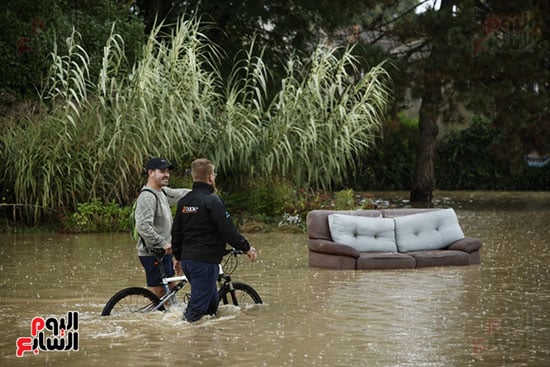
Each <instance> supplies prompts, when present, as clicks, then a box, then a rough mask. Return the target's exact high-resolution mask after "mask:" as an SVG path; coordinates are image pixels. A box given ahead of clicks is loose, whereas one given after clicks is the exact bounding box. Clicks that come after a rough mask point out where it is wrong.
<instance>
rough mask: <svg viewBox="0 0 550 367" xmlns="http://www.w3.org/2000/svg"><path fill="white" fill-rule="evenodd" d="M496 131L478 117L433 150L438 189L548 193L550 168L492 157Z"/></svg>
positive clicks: (497, 134) (497, 136)
mask: <svg viewBox="0 0 550 367" xmlns="http://www.w3.org/2000/svg"><path fill="white" fill-rule="evenodd" d="M499 138H500V134H499V131H498V130H496V129H495V128H493V127H492V125H491V124H490V123H489V122H487V121H485V120H484V119H482V118H480V117H475V118H474V119H473V120H472V124H471V125H470V127H468V128H467V129H465V130H462V131H460V132H457V133H454V134H451V135H449V136H448V137H447V138H446V139H445V140H443V141H441V142H440V143H439V144H438V146H437V148H436V158H435V163H434V170H435V176H436V177H435V179H436V187H437V188H438V189H439V190H507V191H509V190H548V189H550V187H549V182H550V166H546V167H543V168H532V167H528V166H527V164H525V165H524V166H522V167H520V169H519V170H518V172H517V173H512V172H511V170H510V164H509V163H508V162H505V161H501V160H498V159H496V158H495V155H494V154H493V153H494V152H493V146H494V143H495V142H497V141H498V140H499Z"/></svg>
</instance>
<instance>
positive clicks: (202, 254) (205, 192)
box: [172, 182, 250, 264]
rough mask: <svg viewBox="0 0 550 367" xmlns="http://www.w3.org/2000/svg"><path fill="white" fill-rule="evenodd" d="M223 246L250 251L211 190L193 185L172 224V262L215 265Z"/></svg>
mask: <svg viewBox="0 0 550 367" xmlns="http://www.w3.org/2000/svg"><path fill="white" fill-rule="evenodd" d="M226 243H229V244H230V245H231V246H233V247H235V248H236V249H238V250H242V251H248V250H250V244H249V243H248V241H247V240H246V239H245V238H244V237H243V236H242V235H241V234H240V233H239V231H237V228H236V227H235V225H234V224H233V221H232V220H231V217H230V215H229V213H228V212H227V210H226V209H225V205H224V203H223V201H222V200H221V199H220V197H219V196H218V195H216V194H214V189H213V187H212V186H210V185H208V184H207V183H203V182H194V183H193V190H192V191H191V192H190V193H188V194H187V195H185V196H184V197H183V198H181V199H180V201H179V202H178V209H177V211H176V217H175V218H174V224H173V225H172V253H173V254H174V256H175V258H176V260H185V259H187V260H195V261H202V262H207V263H215V264H219V263H220V262H221V260H222V258H223V255H224V251H225V244H226Z"/></svg>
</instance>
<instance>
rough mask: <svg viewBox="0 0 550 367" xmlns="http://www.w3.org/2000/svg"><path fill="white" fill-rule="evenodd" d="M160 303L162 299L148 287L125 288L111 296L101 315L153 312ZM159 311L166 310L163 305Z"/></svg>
mask: <svg viewBox="0 0 550 367" xmlns="http://www.w3.org/2000/svg"><path fill="white" fill-rule="evenodd" d="M159 303H160V299H159V298H158V297H157V296H156V295H155V294H154V293H153V292H151V291H150V290H148V289H145V288H139V287H131V288H125V289H122V290H120V291H118V292H117V293H116V294H115V295H114V296H112V297H111V299H110V300H109V301H108V302H107V304H106V305H105V307H104V308H103V312H101V316H109V315H122V314H128V313H142V312H151V311H153V310H154V309H155V307H156V306H157V305H158V304H159ZM159 311H164V306H161V307H160V308H159Z"/></svg>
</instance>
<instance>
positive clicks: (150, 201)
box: [134, 158, 191, 297]
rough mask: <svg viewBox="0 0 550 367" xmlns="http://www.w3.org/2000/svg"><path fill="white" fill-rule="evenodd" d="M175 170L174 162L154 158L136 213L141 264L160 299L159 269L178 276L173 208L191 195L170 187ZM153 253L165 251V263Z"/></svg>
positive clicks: (147, 165) (148, 170)
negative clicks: (175, 268) (174, 248)
mask: <svg viewBox="0 0 550 367" xmlns="http://www.w3.org/2000/svg"><path fill="white" fill-rule="evenodd" d="M172 168H173V166H172V165H171V164H170V162H168V161H167V160H166V159H163V158H153V159H151V160H150V161H149V162H147V164H146V166H145V170H146V172H147V184H146V185H145V186H143V187H142V189H141V192H140V194H139V196H138V198H137V201H136V209H135V213H134V216H135V221H136V230H137V232H138V234H139V239H138V242H137V245H136V248H137V252H138V256H139V260H140V262H141V264H142V265H143V268H144V269H145V276H146V279H147V286H148V287H149V289H150V290H151V291H152V292H153V293H154V294H156V295H157V296H158V297H161V296H162V295H163V294H164V288H163V286H162V279H161V275H160V270H159V266H164V269H165V271H166V275H167V276H173V275H174V266H173V263H172V244H171V241H172V235H171V229H172V212H171V210H170V206H171V205H176V204H177V202H178V200H179V199H181V198H182V197H183V196H185V195H186V194H187V193H188V192H190V191H191V190H190V189H171V188H169V187H168V180H169V178H170V172H169V170H170V169H172ZM153 249H163V250H164V251H165V255H164V256H163V258H162V262H161V263H159V262H158V261H157V257H156V255H155V254H154V253H153Z"/></svg>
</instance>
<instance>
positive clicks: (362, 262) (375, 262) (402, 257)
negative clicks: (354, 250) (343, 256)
mask: <svg viewBox="0 0 550 367" xmlns="http://www.w3.org/2000/svg"><path fill="white" fill-rule="evenodd" d="M415 267H416V260H415V258H414V257H412V256H409V255H407V254H400V253H398V252H366V253H362V254H361V256H359V258H358V259H357V269H413V268H415Z"/></svg>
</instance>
